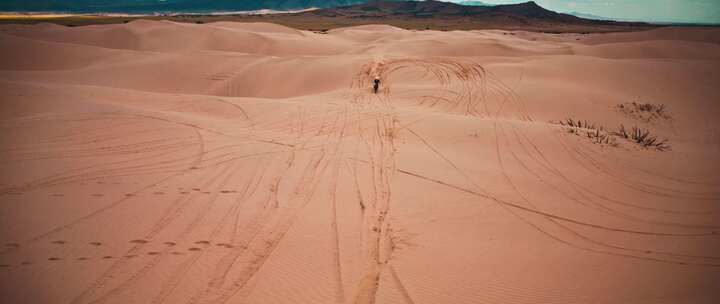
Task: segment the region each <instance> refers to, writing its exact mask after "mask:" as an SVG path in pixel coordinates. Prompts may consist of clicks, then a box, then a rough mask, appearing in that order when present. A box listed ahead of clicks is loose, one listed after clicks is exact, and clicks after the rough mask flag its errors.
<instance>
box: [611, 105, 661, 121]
mask: <svg viewBox="0 0 720 304" xmlns="http://www.w3.org/2000/svg"><path fill="white" fill-rule="evenodd" d="M617 108H618V110H620V112H622V113H624V114H625V115H627V116H630V117H632V118H635V119H638V120H641V121H644V122H648V123H649V122H654V121H663V120H671V119H672V117H671V116H670V113H669V112H668V110H667V107H665V105H664V104H653V103H637V102H626V103H623V104H619V105H617Z"/></svg>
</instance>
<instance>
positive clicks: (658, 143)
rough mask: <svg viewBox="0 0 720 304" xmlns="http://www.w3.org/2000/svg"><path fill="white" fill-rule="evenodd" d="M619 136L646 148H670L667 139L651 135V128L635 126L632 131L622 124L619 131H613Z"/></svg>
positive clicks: (664, 149)
mask: <svg viewBox="0 0 720 304" xmlns="http://www.w3.org/2000/svg"><path fill="white" fill-rule="evenodd" d="M613 134H614V135H617V136H619V137H622V138H625V139H628V140H631V141H634V142H635V143H637V144H639V145H640V146H642V147H644V148H650V149H655V150H658V151H667V150H670V145H669V144H668V140H667V139H658V138H657V136H652V135H650V130H647V129H642V128H638V127H635V126H633V127H632V129H631V130H630V131H628V130H627V129H625V126H624V125H620V128H618V131H616V132H614V133H613Z"/></svg>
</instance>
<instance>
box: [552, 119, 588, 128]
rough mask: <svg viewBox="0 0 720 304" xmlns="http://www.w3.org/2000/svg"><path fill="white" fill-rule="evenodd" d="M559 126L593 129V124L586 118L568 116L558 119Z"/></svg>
mask: <svg viewBox="0 0 720 304" xmlns="http://www.w3.org/2000/svg"><path fill="white" fill-rule="evenodd" d="M559 123H560V125H561V126H568V127H571V128H580V129H590V130H595V129H596V128H595V124H594V123H591V122H588V121H587V120H579V119H578V120H573V119H572V118H568V119H566V120H565V121H562V120H561V121H559Z"/></svg>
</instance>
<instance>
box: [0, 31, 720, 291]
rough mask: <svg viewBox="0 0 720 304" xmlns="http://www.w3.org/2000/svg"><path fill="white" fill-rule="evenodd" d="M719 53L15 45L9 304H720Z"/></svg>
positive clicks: (479, 37)
mask: <svg viewBox="0 0 720 304" xmlns="http://www.w3.org/2000/svg"><path fill="white" fill-rule="evenodd" d="M719 33H720V32H718V30H716V29H701V28H695V29H693V28H665V29H657V30H652V31H646V32H635V33H617V34H590V35H581V34H562V35H551V34H542V33H531V32H522V31H518V32H506V31H497V30H493V31H468V32H461V31H456V32H439V31H407V30H402V29H399V28H394V27H390V26H380V25H378V26H374V25H372V26H359V27H351V28H342V29H335V30H331V31H328V32H326V33H315V32H309V31H298V30H295V29H291V28H286V27H283V26H279V25H274V24H269V23H228V22H221V23H210V24H178V23H172V22H165V21H164V22H156V21H134V22H131V23H128V24H118V25H98V26H84V27H60V26H56V25H49V24H39V25H33V26H30V25H3V26H0V100H2V102H0V130H2V131H1V132H2V134H3V136H2V137H1V141H0V156H1V157H0V168H2V172H3V174H0V202H2V203H1V204H0V242H1V243H2V246H3V247H2V248H0V290H1V291H2V292H1V294H2V298H3V300H2V301H3V303H74V304H80V303H715V302H716V301H717V299H718V291H717V283H718V282H720V237H719V236H720V205H719V204H718V203H720V190H719V189H720V177H719V175H718V173H717V172H718V170H720V156H719V155H720V124H718V122H717V117H719V116H720V105H719V104H718V102H717V101H718V100H720V91H718V90H717V84H718V83H719V81H720V58H719V57H718V54H720V52H719V50H720V41H718V39H717V37H720V36H719V35H718V34H719ZM374 77H379V78H380V79H381V80H382V85H381V88H380V92H379V93H378V94H372V89H371V86H372V84H371V83H372V79H373V78H374ZM632 102H636V103H648V104H653V105H660V104H662V105H664V106H665V108H663V110H662V111H661V112H658V113H661V114H657V115H656V114H653V113H655V112H652V113H650V112H647V113H645V112H643V111H642V110H639V108H635V107H636V106H637V105H633V104H632ZM621 104H622V105H623V107H622V108H621V107H620V105H621ZM653 111H655V110H653ZM642 115H650V116H642ZM653 115H654V116H653ZM568 118H572V119H580V120H587V121H590V122H592V123H594V124H595V125H596V128H598V127H599V126H602V127H603V129H602V131H595V130H590V129H587V128H572V127H567V126H562V125H560V124H558V123H557V122H558V121H561V120H566V119H568ZM620 125H624V126H626V127H627V128H630V127H632V126H638V127H641V128H643V129H648V130H650V132H651V134H652V135H653V136H657V137H658V138H660V139H667V140H668V144H669V145H670V147H671V148H670V149H669V150H667V151H659V150H656V149H653V148H645V147H642V146H640V145H638V144H637V143H635V142H633V141H632V140H628V139H624V138H621V137H619V136H618V135H612V133H611V132H613V131H616V130H617V128H618V127H619V126H620ZM594 132H598V133H597V134H601V133H600V132H602V134H603V135H606V136H608V137H609V138H611V139H612V142H610V141H608V142H601V143H598V141H600V140H599V139H597V138H590V137H591V136H590V135H588V134H590V133H594Z"/></svg>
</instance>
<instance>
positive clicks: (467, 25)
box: [0, 0, 658, 33]
mask: <svg viewBox="0 0 720 304" xmlns="http://www.w3.org/2000/svg"><path fill="white" fill-rule="evenodd" d="M8 1H10V3H12V2H17V0H8ZM68 1H90V0H68ZM114 1H116V2H115V3H116V4H124V5H127V4H129V3H135V2H137V3H144V2H143V1H145V0H114ZM92 2H108V3H110V2H112V1H111V0H92ZM261 2H262V5H263V6H264V7H267V6H271V7H278V6H281V7H285V8H291V7H292V8H301V7H305V6H306V5H312V4H320V3H324V4H325V5H343V6H338V7H326V8H321V9H317V10H311V11H304V12H300V13H285V14H263V15H247V14H231V15H212V14H204V12H202V13H199V14H198V13H187V14H185V13H181V14H171V15H159V16H139V17H134V16H102V15H101V16H95V17H88V16H81V17H76V16H70V17H43V18H30V19H28V18H22V16H20V17H18V18H14V19H13V18H5V19H2V20H0V23H37V22H54V23H58V24H65V25H73V26H74V25H87V24H98V23H120V22H129V21H132V20H136V19H154V20H171V21H176V22H195V23H207V22H215V21H239V22H272V23H276V24H281V25H285V26H290V27H294V28H297V29H302V30H313V31H318V32H325V31H327V30H329V29H333V28H339V27H347V26H356V25H366V24H386V25H392V26H396V27H400V28H404V29H414V30H482V29H501V30H525V31H536V32H550V33H591V32H617V31H638V30H646V29H651V28H656V27H658V25H650V24H647V23H640V22H615V21H606V20H591V19H585V18H580V17H577V16H573V15H568V14H561V13H557V12H553V11H550V10H547V9H545V8H543V7H541V6H539V5H538V4H537V3H535V2H532V1H530V2H526V3H520V4H507V5H493V6H469V5H460V4H456V3H451V2H441V1H432V0H430V1H396V0H385V1H378V0H371V1H369V2H368V1H365V0H330V1H321V0H269V1H247V2H245V1H233V0H196V1H189V0H166V1H165V2H164V4H162V6H163V7H165V8H167V7H169V6H173V7H174V9H173V10H172V11H175V12H188V11H194V12H197V10H192V9H191V7H185V6H184V5H189V4H190V3H192V4H193V7H195V8H197V5H200V4H203V3H206V4H208V5H210V4H212V5H215V6H216V7H225V8H228V7H226V6H225V5H231V4H232V5H243V6H245V5H251V4H252V5H256V4H258V3H261ZM2 3H3V1H2V0H0V10H2ZM358 3H359V4H358ZM6 4H7V2H6ZM351 4H354V5H351ZM158 5H160V4H158ZM204 7H205V8H207V7H208V6H204ZM142 8H143V9H147V8H148V7H147V6H142ZM256 8H258V7H248V9H256ZM175 9H176V10H175ZM211 12H212V11H211ZM203 14H204V15H203Z"/></svg>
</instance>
